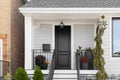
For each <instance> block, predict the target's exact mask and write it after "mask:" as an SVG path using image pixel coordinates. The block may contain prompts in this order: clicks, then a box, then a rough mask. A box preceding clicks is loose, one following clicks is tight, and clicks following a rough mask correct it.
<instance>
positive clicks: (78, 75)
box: [76, 49, 80, 80]
mask: <svg viewBox="0 0 120 80" xmlns="http://www.w3.org/2000/svg"><path fill="white" fill-rule="evenodd" d="M79 52H80V49H79V50H78V49H77V52H76V68H77V80H80V72H79V71H80V62H79V60H80V54H79Z"/></svg>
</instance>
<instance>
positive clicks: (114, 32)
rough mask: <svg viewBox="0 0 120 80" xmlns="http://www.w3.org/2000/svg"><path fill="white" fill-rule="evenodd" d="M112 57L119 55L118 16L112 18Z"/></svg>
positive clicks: (119, 28) (119, 29)
mask: <svg viewBox="0 0 120 80" xmlns="http://www.w3.org/2000/svg"><path fill="white" fill-rule="evenodd" d="M112 23H113V24H112V57H120V18H112Z"/></svg>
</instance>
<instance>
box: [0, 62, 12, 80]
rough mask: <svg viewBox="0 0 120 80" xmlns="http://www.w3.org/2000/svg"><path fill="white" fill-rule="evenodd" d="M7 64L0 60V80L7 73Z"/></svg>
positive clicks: (8, 66)
mask: <svg viewBox="0 0 120 80" xmlns="http://www.w3.org/2000/svg"><path fill="white" fill-rule="evenodd" d="M9 68H10V65H9V62H8V61H3V60H0V80H2V79H3V77H4V76H5V75H6V74H7V73H8V72H9Z"/></svg>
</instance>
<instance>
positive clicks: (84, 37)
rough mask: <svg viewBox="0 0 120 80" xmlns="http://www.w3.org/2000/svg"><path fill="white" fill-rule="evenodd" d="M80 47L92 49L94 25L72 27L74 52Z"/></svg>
mask: <svg viewBox="0 0 120 80" xmlns="http://www.w3.org/2000/svg"><path fill="white" fill-rule="evenodd" d="M79 46H81V47H82V49H85V48H86V47H91V48H93V47H94V25H91V24H75V25H74V50H76V49H78V47H79Z"/></svg>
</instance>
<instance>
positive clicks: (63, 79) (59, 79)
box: [53, 79, 77, 80]
mask: <svg viewBox="0 0 120 80" xmlns="http://www.w3.org/2000/svg"><path fill="white" fill-rule="evenodd" d="M53 80H77V79H53Z"/></svg>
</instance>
